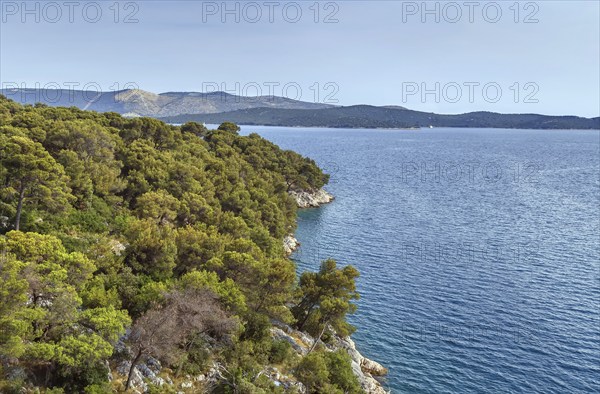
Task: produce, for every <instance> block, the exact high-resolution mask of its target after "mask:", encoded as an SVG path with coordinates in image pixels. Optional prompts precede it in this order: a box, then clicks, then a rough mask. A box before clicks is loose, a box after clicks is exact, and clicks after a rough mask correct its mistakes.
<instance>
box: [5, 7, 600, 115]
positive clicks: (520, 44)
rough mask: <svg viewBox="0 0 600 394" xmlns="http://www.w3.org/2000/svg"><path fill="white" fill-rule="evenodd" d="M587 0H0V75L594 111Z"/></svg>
mask: <svg viewBox="0 0 600 394" xmlns="http://www.w3.org/2000/svg"><path fill="white" fill-rule="evenodd" d="M599 4H600V2H599V1H596V0H594V1H580V2H577V1H537V2H518V3H515V2H514V1H498V2H487V1H483V2H478V1H471V2H469V1H457V2H427V3H423V2H421V1H418V2H410V1H409V2H406V1H380V2H377V1H334V2H326V1H324V2H318V3H316V2H315V1H298V2H288V1H257V2H228V3H227V4H225V3H223V2H221V1H217V2H210V1H209V2H206V1H179V2H174V1H168V2H167V1H134V2H126V1H123V2H115V1H112V0H111V1H98V2H78V1H72V2H68V1H56V2H35V1H34V2H27V3H26V4H25V5H24V3H23V2H22V1H6V0H2V1H0V6H1V10H2V20H1V24H0V81H1V82H2V85H3V87H5V88H6V87H12V86H14V85H15V84H16V85H19V86H24V87H31V88H34V87H36V86H41V87H48V88H56V87H57V86H61V87H64V88H68V87H69V86H73V84H72V83H78V84H79V85H78V87H79V88H82V87H84V86H86V89H89V90H96V89H98V88H100V89H102V90H118V89H121V88H124V87H125V88H127V87H132V86H137V87H139V88H140V89H144V90H149V91H152V92H157V93H158V92H167V91H213V90H217V88H218V90H227V91H230V92H231V93H234V94H245V95H250V96H255V95H257V94H261V93H262V94H264V95H267V94H275V95H278V96H286V97H290V98H298V99H301V100H304V101H319V102H325V101H326V102H331V103H337V104H340V105H352V104H373V105H401V106H406V107H408V108H411V109H417V110H424V111H432V112H441V113H461V112H468V111H475V110H489V111H496V112H535V113H545V114H573V115H580V116H588V117H589V116H599V111H600V110H599V108H600V98H599V96H600V93H599V90H600V88H599V86H600V27H599V20H600V6H599ZM36 19H37V20H36ZM236 19H237V21H236Z"/></svg>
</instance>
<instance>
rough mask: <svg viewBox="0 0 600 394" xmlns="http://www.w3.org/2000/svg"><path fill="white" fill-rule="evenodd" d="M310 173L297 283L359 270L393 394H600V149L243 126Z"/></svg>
mask: <svg viewBox="0 0 600 394" xmlns="http://www.w3.org/2000/svg"><path fill="white" fill-rule="evenodd" d="M250 132H257V133H259V134H260V135H262V136H263V137H265V138H267V139H269V140H271V141H273V142H275V143H277V144H278V145H280V146H281V147H283V148H285V149H292V150H294V151H297V152H299V153H301V154H303V155H305V156H309V157H311V158H313V159H314V160H315V161H316V162H317V163H318V164H319V165H320V166H322V167H323V168H324V169H325V170H326V171H327V172H329V173H330V174H331V182H330V184H329V185H328V186H327V187H326V189H327V190H328V191H330V192H331V193H333V194H334V195H335V196H336V200H335V201H334V202H333V203H331V204H329V205H326V206H323V207H321V208H318V209H312V210H303V211H301V212H300V215H299V219H298V221H299V225H298V230H297V233H296V234H297V238H298V239H299V241H300V242H301V243H302V246H301V248H300V250H299V251H298V252H296V253H295V254H294V255H293V258H294V260H295V261H296V263H297V265H298V268H299V270H301V271H302V270H317V269H318V267H319V264H320V261H321V260H323V259H326V258H329V257H332V258H334V259H336V260H337V261H338V262H339V264H352V265H354V266H356V267H357V268H358V269H359V270H360V272H361V277H360V278H359V282H358V289H359V291H360V293H361V295H362V298H361V299H360V301H359V302H358V305H359V309H358V312H357V313H356V314H355V315H353V316H352V317H351V318H350V321H351V322H352V323H353V324H354V325H356V327H358V330H357V332H356V333H355V334H354V335H353V338H354V339H355V341H356V343H357V346H358V347H359V350H360V351H361V352H362V353H363V354H364V355H365V356H367V357H369V358H373V359H375V360H377V361H379V362H381V363H382V364H384V365H385V366H386V367H388V368H389V370H390V374H389V376H388V377H387V380H386V381H385V384H386V385H387V387H388V388H389V389H391V391H392V392H393V393H494V394H497V393H594V392H596V393H598V392H600V135H599V132H598V131H573V130H564V131H542V130H498V129H443V128H440V129H437V128H436V129H426V130H421V131H415V130H413V131H407V130H362V129H361V130H345V129H307V128H278V127H261V126H245V127H243V128H242V133H243V134H247V133H250Z"/></svg>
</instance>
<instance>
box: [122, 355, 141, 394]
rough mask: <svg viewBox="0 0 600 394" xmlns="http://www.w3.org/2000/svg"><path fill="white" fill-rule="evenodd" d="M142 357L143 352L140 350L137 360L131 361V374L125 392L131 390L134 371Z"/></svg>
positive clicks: (128, 376) (128, 375)
mask: <svg viewBox="0 0 600 394" xmlns="http://www.w3.org/2000/svg"><path fill="white" fill-rule="evenodd" d="M141 357H142V350H141V349H140V350H138V353H137V355H136V356H135V358H134V359H133V360H131V367H129V374H127V383H125V390H126V391H127V390H129V385H130V384H131V377H132V375H133V369H134V368H135V366H136V365H137V363H138V361H140V358H141Z"/></svg>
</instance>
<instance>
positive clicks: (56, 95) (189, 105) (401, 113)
mask: <svg viewBox="0 0 600 394" xmlns="http://www.w3.org/2000/svg"><path fill="white" fill-rule="evenodd" d="M0 94H3V95H5V96H6V97H8V98H10V99H12V100H14V101H16V102H19V103H22V104H35V103H37V102H42V103H44V104H47V105H51V106H62V107H70V106H75V107H79V108H81V109H86V110H93V111H98V112H117V113H120V114H124V115H126V116H149V117H155V118H159V119H162V120H164V121H167V122H170V123H185V122H188V121H196V122H204V123H221V122H224V121H231V122H235V123H238V124H248V125H265V126H290V127H296V126H297V127H333V128H418V127H430V126H432V127H479V128H515V129H600V117H596V118H583V117H578V116H552V115H539V114H499V113H495V112H470V113H465V114H456V115H442V114H435V113H429V112H421V111H413V110H410V109H407V108H404V107H401V106H394V105H387V106H382V107H376V106H371V105H353V106H346V107H341V106H333V105H328V104H320V103H311V102H304V101H298V100H292V99H288V98H285V97H277V96H259V97H244V96H236V95H232V94H229V93H225V92H213V93H200V92H166V93H160V94H156V93H151V92H147V91H144V90H139V89H130V90H121V91H115V92H101V93H95V92H92V91H82V90H57V89H0Z"/></svg>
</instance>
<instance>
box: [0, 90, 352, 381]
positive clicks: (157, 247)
mask: <svg viewBox="0 0 600 394" xmlns="http://www.w3.org/2000/svg"><path fill="white" fill-rule="evenodd" d="M239 131H240V129H239V127H238V126H237V125H235V124H232V123H224V124H223V125H221V126H220V127H219V128H218V129H217V130H207V129H206V127H204V126H203V125H200V124H197V123H188V124H185V125H183V126H181V127H177V126H172V125H169V124H166V123H163V122H161V121H158V120H155V119H150V118H136V119H127V118H123V117H121V116H120V115H118V114H115V113H96V112H90V111H82V110H79V109H77V108H53V107H48V106H40V105H36V106H22V105H19V104H16V103H14V102H12V101H10V100H7V99H6V98H4V97H3V96H0V391H2V392H10V391H11V390H13V389H14V390H19V389H20V388H22V387H25V388H28V389H31V390H34V388H35V387H41V388H44V389H45V388H48V389H49V388H52V387H54V388H56V389H57V390H61V389H62V390H65V391H66V392H83V391H85V390H88V391H89V390H92V391H93V390H100V391H102V390H104V389H100V388H99V387H104V388H106V386H105V385H106V384H108V383H107V373H108V371H107V363H108V364H110V363H113V362H116V361H114V360H115V357H117V356H116V350H115V349H117V347H118V346H117V343H118V341H120V340H125V342H126V343H127V344H128V346H130V347H131V349H132V352H133V353H134V354H133V358H134V360H132V361H133V362H132V368H133V366H135V363H136V362H138V361H139V359H140V358H143V357H145V356H146V355H152V356H153V357H157V358H160V359H161V361H163V362H164V363H165V364H166V365H169V366H170V367H172V368H173V369H174V370H177V371H179V370H184V371H185V370H198V368H202V367H201V366H202V365H204V364H203V363H204V362H206V360H207V359H208V358H210V359H215V360H218V361H219V362H220V363H222V364H223V365H226V366H227V368H228V370H229V371H230V373H231V376H232V378H231V381H230V382H229V383H228V386H227V387H230V388H231V387H232V386H231V385H232V384H233V385H235V387H238V388H239V387H246V388H248V387H250V389H248V390H250V391H247V392H260V391H258V387H259V386H260V387H262V388H261V390H262V389H265V390H266V389H267V388H266V387H270V386H268V384H266V383H264V382H263V383H264V384H263V383H260V382H261V381H262V380H261V379H260V378H259V377H260V371H262V370H263V369H264V366H265V365H267V364H269V362H270V360H272V359H277V360H280V361H281V360H283V359H289V360H288V361H289V363H291V364H290V368H289V370H290V373H292V374H293V373H294V372H293V371H295V370H296V369H295V368H294V366H295V365H296V364H297V360H294V359H293V358H290V357H288V356H285V355H286V354H287V353H286V351H285V349H283V348H282V347H281V345H280V344H277V343H276V342H274V341H273V339H272V338H271V337H270V335H269V327H270V324H271V323H270V322H271V321H274V320H276V321H281V322H285V323H288V324H297V326H298V327H302V328H304V327H310V330H311V331H319V329H322V328H323V327H325V326H332V327H334V328H335V329H336V330H340V332H341V333H343V334H346V333H349V332H350V331H351V330H350V328H349V327H350V326H348V325H347V323H345V320H344V317H345V315H346V313H350V312H352V311H353V310H354V308H355V307H354V305H353V304H352V303H351V300H353V299H356V298H357V294H356V291H355V287H354V279H355V278H356V277H357V273H356V271H355V270H354V269H352V268H350V267H347V268H343V269H341V270H339V269H337V268H336V265H335V262H331V261H329V262H326V263H324V264H325V265H324V267H322V268H321V271H320V272H319V273H317V274H303V275H302V277H301V279H300V284H298V283H297V279H296V267H295V265H294V264H293V262H292V261H291V260H290V259H288V258H286V257H285V254H284V250H283V245H282V239H283V237H284V236H285V235H287V234H290V233H291V232H293V231H294V229H295V226H296V210H297V208H296V203H295V201H294V200H293V198H291V197H290V196H289V194H288V191H289V190H292V189H317V188H320V187H322V186H323V185H324V184H325V183H327V180H328V176H327V175H326V174H323V172H322V171H321V170H320V169H319V168H318V167H317V165H316V164H315V162H314V161H312V160H310V159H307V158H304V157H302V156H301V155H299V154H296V153H294V152H291V151H284V150H281V149H280V148H279V147H277V146H276V145H274V144H272V143H271V142H269V141H267V140H265V139H263V138H261V137H260V136H258V135H257V134H252V135H250V136H240V135H239ZM291 305H296V306H295V308H292V309H290V306H291ZM292 312H293V313H292ZM126 332H127V333H129V335H128V336H124V334H125V333H126ZM175 332H176V333H175ZM158 339H160V340H159V341H157V340H158ZM282 349H283V350H282ZM316 354H320V352H316ZM136 357H137V359H135V358H136ZM286 357H287V358H286ZM288 361H286V362H288ZM281 362H283V361H281ZM307 363H308V361H307ZM317 363H318V364H319V365H321V364H323V363H320V361H317ZM323 365H326V368H327V369H328V370H329V371H333V369H335V368H338V369H339V368H341V367H339V366H340V365H342V366H344V367H343V368H342V369H344V368H345V370H346V372H348V370H349V367H348V366H347V365H346V364H344V361H343V360H342V361H339V360H337V361H336V360H333V359H332V360H330V361H326V362H325V363H324V364H323ZM109 366H110V367H111V368H113V367H114V365H112V364H110V365H109ZM321 366H322V365H321ZM346 367H347V368H346ZM300 370H302V369H300ZM300 370H298V371H300ZM305 370H306V368H305ZM332 374H333V372H331V373H328V374H326V380H327V381H326V382H323V384H328V385H330V386H331V385H333V386H335V387H338V388H339V389H340V390H346V392H349V391H348V389H347V388H344V387H343V384H342V383H340V382H339V381H336V380H335V379H333V378H332V377H331V376H332ZM323 376H325V374H323ZM232 382H234V383H232ZM333 386H331V387H333ZM328 387H329V386H328ZM94 388H95V389H94ZM123 388H124V387H121V389H123ZM254 388H256V390H255V389H254ZM270 389H273V390H274V388H273V387H271V388H270ZM270 389H268V390H270ZM236 390H237V389H236ZM240 390H241V389H240ZM242 391H243V390H242ZM242 391H239V392H242ZM350 391H351V390H350Z"/></svg>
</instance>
